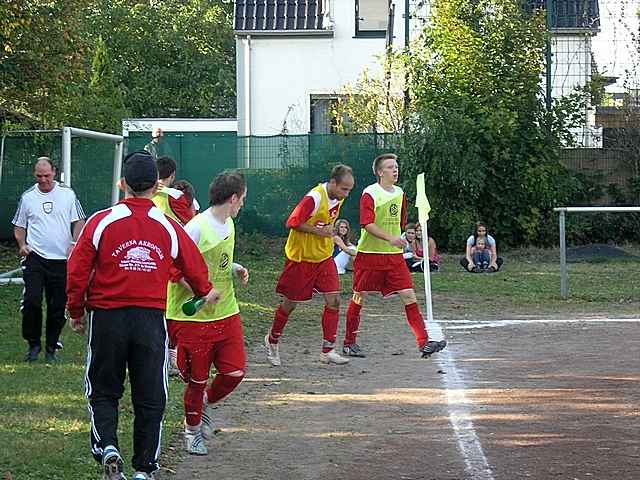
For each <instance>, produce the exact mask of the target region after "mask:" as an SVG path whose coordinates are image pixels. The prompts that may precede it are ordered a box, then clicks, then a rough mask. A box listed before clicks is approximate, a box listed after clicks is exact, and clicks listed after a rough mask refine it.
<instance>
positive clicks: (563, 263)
mask: <svg viewBox="0 0 640 480" xmlns="http://www.w3.org/2000/svg"><path fill="white" fill-rule="evenodd" d="M553 211H554V212H559V213H560V218H559V223H560V296H561V297H562V298H567V291H568V285H567V240H566V231H565V217H566V214H567V213H597V212H603V213H618V212H626V213H629V212H640V207H558V208H554V209H553Z"/></svg>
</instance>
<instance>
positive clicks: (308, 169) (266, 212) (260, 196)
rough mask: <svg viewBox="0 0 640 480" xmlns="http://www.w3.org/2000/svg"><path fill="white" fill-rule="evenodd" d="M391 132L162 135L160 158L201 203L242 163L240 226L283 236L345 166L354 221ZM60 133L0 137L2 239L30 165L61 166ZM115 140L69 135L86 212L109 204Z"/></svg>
mask: <svg viewBox="0 0 640 480" xmlns="http://www.w3.org/2000/svg"><path fill="white" fill-rule="evenodd" d="M149 140H150V137H149V134H138V133H132V134H130V137H129V138H128V139H127V141H126V144H125V151H128V152H131V151H135V150H140V149H142V148H144V146H145V145H146V144H147V143H148V142H149ZM397 141H398V139H397V137H395V136H391V135H373V134H371V135H350V136H341V135H288V136H277V137H237V136H236V134H235V133H233V132H219V133H211V132H185V133H166V134H165V136H164V137H163V139H162V141H161V142H160V144H159V146H158V152H159V154H160V155H169V156H171V157H172V158H174V159H175V160H176V163H177V166H178V175H177V178H178V179H186V180H189V181H190V182H191V183H192V184H193V186H194V188H195V191H196V197H197V198H198V201H199V202H200V204H201V205H202V207H203V208H204V207H206V206H207V204H208V200H207V193H208V188H209V183H210V182H211V180H212V178H213V177H214V176H215V175H216V174H217V173H219V172H221V171H223V170H225V169H230V168H239V169H241V170H242V171H243V172H244V174H245V175H246V177H247V183H248V189H249V194H248V199H247V202H246V204H245V208H244V209H243V211H242V212H241V214H240V216H239V218H238V224H239V229H240V230H242V231H245V232H259V233H262V234H266V235H282V234H284V233H285V231H286V229H285V221H286V218H287V216H288V214H289V212H290V211H291V209H292V208H293V206H294V205H295V204H296V202H297V201H298V200H299V199H300V198H301V196H302V195H304V194H305V193H306V192H307V191H308V190H309V189H310V188H311V187H313V186H314V185H316V184H317V183H319V182H323V181H325V180H326V179H327V176H328V174H329V171H330V170H331V168H332V167H333V166H334V165H336V164H338V163H345V164H347V165H350V166H351V167H353V169H354V175H355V179H356V187H355V189H354V191H353V192H352V194H351V197H350V198H349V199H348V200H347V201H346V202H345V205H344V208H343V210H342V216H343V217H345V218H347V219H348V220H349V221H350V222H351V223H352V224H354V225H357V221H358V198H359V196H360V193H361V192H362V189H363V188H364V187H365V186H367V185H368V184H370V183H372V182H373V181H374V177H373V174H372V173H371V162H372V160H373V159H374V158H375V157H376V156H377V155H379V154H380V153H383V152H387V151H395V150H396V149H397V148H396V145H397ZM60 150H61V134H60V132H55V133H48V134H28V135H27V134H25V135H8V136H7V137H5V148H4V158H3V165H2V181H1V183H0V187H1V188H0V192H1V194H0V199H2V207H0V212H1V213H0V215H1V218H2V223H1V224H0V237H1V238H3V239H8V238H11V237H12V235H13V234H12V231H13V230H12V226H11V220H12V218H13V214H14V212H15V209H16V206H17V203H18V200H19V198H20V195H21V194H22V192H24V190H26V189H27V188H28V187H29V186H31V185H33V184H34V183H35V181H34V179H33V173H32V171H33V163H34V162H35V160H36V158H38V157H39V156H42V155H47V156H49V157H51V158H52V159H53V161H54V163H55V164H56V165H57V166H60V164H61V160H60ZM113 152H114V150H113V144H112V143H110V142H106V141H103V140H94V139H88V138H73V139H72V145H71V172H72V178H71V184H72V187H73V189H74V190H75V192H76V194H77V195H78V198H79V199H80V201H81V203H82V206H83V208H84V210H85V212H86V213H87V215H90V214H91V213H93V212H95V211H97V210H100V209H102V208H105V207H107V206H108V205H109V204H110V202H111V189H112V176H113Z"/></svg>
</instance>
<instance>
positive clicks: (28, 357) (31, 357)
mask: <svg viewBox="0 0 640 480" xmlns="http://www.w3.org/2000/svg"><path fill="white" fill-rule="evenodd" d="M41 350H42V347H40V345H34V346H33V347H29V350H27V353H26V354H25V355H24V361H25V362H29V363H31V362H35V361H36V360H38V355H40V351H41Z"/></svg>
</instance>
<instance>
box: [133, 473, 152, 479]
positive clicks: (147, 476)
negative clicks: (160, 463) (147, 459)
mask: <svg viewBox="0 0 640 480" xmlns="http://www.w3.org/2000/svg"><path fill="white" fill-rule="evenodd" d="M154 478H155V477H154V476H153V473H147V472H136V473H134V474H133V477H132V478H131V480H153V479H154Z"/></svg>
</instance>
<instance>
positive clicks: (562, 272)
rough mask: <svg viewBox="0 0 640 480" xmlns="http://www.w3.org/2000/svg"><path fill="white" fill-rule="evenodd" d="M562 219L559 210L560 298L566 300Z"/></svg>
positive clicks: (563, 225)
mask: <svg viewBox="0 0 640 480" xmlns="http://www.w3.org/2000/svg"><path fill="white" fill-rule="evenodd" d="M564 217H565V212H564V210H560V296H561V297H562V298H567V244H566V238H565V224H564V220H565V218H564Z"/></svg>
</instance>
